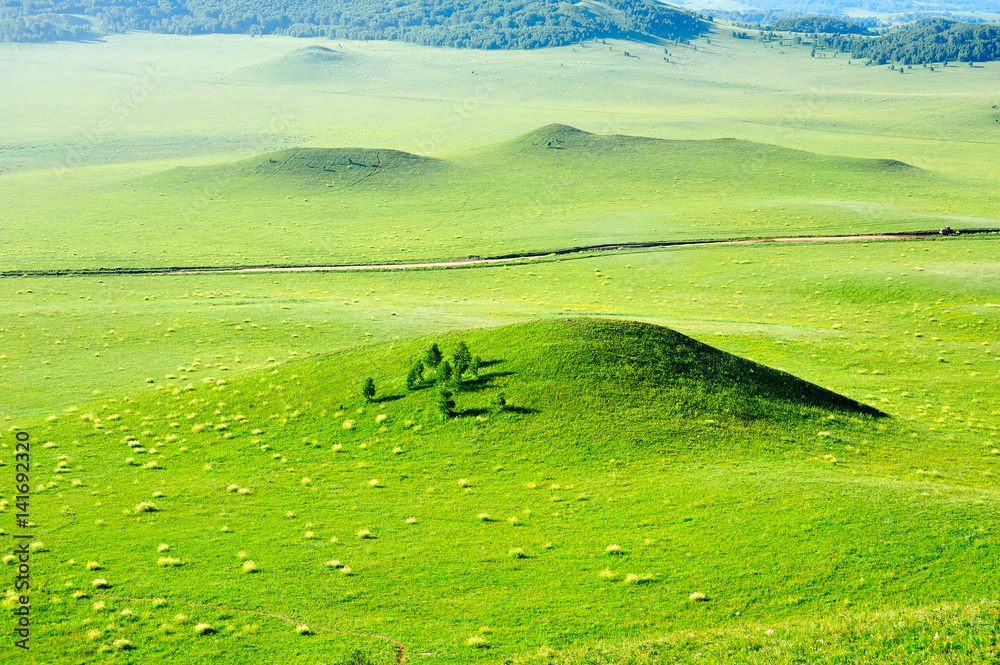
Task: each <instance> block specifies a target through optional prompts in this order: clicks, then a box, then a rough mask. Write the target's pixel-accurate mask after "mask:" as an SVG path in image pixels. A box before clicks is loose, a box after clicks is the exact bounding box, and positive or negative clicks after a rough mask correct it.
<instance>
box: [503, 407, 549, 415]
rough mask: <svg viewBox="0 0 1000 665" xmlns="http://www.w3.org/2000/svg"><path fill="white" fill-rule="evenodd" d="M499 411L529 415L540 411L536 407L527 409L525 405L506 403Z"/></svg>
mask: <svg viewBox="0 0 1000 665" xmlns="http://www.w3.org/2000/svg"><path fill="white" fill-rule="evenodd" d="M501 413H517V414H521V415H531V414H535V413H540V411H539V410H538V409H529V408H528V407H526V406H510V405H507V406H505V407H504V408H503V411H501Z"/></svg>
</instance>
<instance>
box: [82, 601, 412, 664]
mask: <svg viewBox="0 0 1000 665" xmlns="http://www.w3.org/2000/svg"><path fill="white" fill-rule="evenodd" d="M94 595H95V596H99V597H101V598H112V599H115V600H132V601H135V602H148V603H151V602H153V601H154V600H158V599H156V598H137V597H134V596H117V595H114V594H110V593H95V594H94ZM169 602H172V603H183V604H185V605H192V606H194V607H207V608H209V609H213V610H221V611H224V612H242V613H243V614H254V615H256V616H262V617H269V618H271V619H280V620H281V621H284V622H286V623H290V624H291V625H293V626H299V625H302V624H303V622H302V621H296V620H295V619H293V618H291V617H288V616H285V615H284V614H276V613H274V612H265V611H263V610H244V609H239V608H236V607H226V606H224V605H210V604H208V603H199V602H198V601H196V600H176V599H170V600H169ZM307 625H308V626H309V628H311V629H313V630H320V631H323V632H326V633H334V634H337V635H352V636H354V637H370V638H372V639H376V640H382V641H384V642H388V643H390V644H392V645H393V646H395V647H396V663H397V664H398V665H404V664H405V663H406V646H405V645H404V644H403V643H402V642H400V641H398V640H394V639H393V638H391V637H387V636H386V635H373V634H369V633H353V632H351V631H348V630H337V629H336V628H327V627H326V626H317V625H314V624H307Z"/></svg>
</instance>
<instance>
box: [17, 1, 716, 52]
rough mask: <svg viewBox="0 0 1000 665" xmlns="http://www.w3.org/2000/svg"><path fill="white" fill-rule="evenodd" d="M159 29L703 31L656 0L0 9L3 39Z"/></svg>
mask: <svg viewBox="0 0 1000 665" xmlns="http://www.w3.org/2000/svg"><path fill="white" fill-rule="evenodd" d="M79 15H85V16H87V17H92V18H93V19H96V22H97V23H98V24H99V28H96V29H99V30H101V31H104V32H123V31H126V30H149V31H151V32H163V33H171V34H182V35H194V34H207V33H236V34H249V35H265V34H266V35H289V36H293V37H329V38H331V39H389V40H393V39H398V40H402V41H407V42H414V43H418V44H424V45H430V46H453V47H466V48H486V49H496V48H538V47H543V46H560V45H565V44H571V43H574V42H578V41H580V40H583V39H592V38H602V37H632V38H644V39H648V38H670V39H674V38H678V37H684V36H689V35H692V34H696V33H698V32H699V31H700V30H701V26H702V25H703V24H702V21H701V20H700V19H699V17H698V16H697V15H696V14H693V13H691V12H687V11H683V10H679V9H677V8H675V7H670V6H667V5H663V4H661V3H658V2H654V1H653V0H601V2H596V1H590V0H588V1H587V2H580V3H568V2H560V1H558V0H487V1H485V2H473V1H472V0H425V1H420V2H418V1H416V0H409V1H402V2H400V1H395V0H363V1H361V0H317V1H311V0H310V1H307V0H280V1H277V2H263V1H261V0H131V1H130V2H127V3H118V2H114V1H113V0H81V1H76V0H11V1H9V2H7V3H5V6H4V7H2V8H0V41H51V40H56V39H78V38H81V37H85V36H89V35H91V34H92V28H91V26H90V23H89V21H85V20H84V21H83V24H80V19H79Z"/></svg>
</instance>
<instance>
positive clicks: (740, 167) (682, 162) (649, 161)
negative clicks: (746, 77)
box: [487, 123, 920, 178]
mask: <svg viewBox="0 0 1000 665" xmlns="http://www.w3.org/2000/svg"><path fill="white" fill-rule="evenodd" d="M487 152H488V153H489V154H491V155H493V156H495V157H503V156H505V155H506V156H508V157H512V158H515V159H519V158H522V157H524V156H527V155H538V156H539V157H541V158H543V159H559V158H560V157H566V158H575V159H578V160H581V161H589V160H594V165H595V166H600V167H602V168H610V166H611V165H610V164H607V163H603V164H601V163H600V161H601V160H603V161H606V160H608V159H613V158H631V159H635V160H636V162H637V163H636V164H633V166H639V167H642V168H649V167H651V166H654V165H655V166H667V165H669V166H672V167H673V169H674V170H676V171H679V172H695V171H703V172H704V175H705V177H706V178H708V177H710V174H711V173H715V174H717V176H718V177H726V176H729V177H734V176H736V175H738V174H741V173H744V172H745V171H747V170H748V167H752V168H753V169H760V168H765V169H768V171H769V175H770V176H779V175H784V173H783V172H784V171H785V170H786V169H789V168H797V169H803V170H804V172H806V173H813V174H815V175H818V176H825V175H827V173H829V172H830V171H837V172H843V173H845V174H849V173H851V172H854V173H856V174H859V175H862V174H864V175H868V174H874V173H879V174H884V175H897V174H903V173H905V172H913V173H917V172H920V169H918V168H916V167H914V166H911V165H909V164H906V163H904V162H900V161H897V160H894V159H860V158H854V157H840V156H834V155H819V154H816V153H811V152H806V151H803V150H794V149H791V148H783V147H780V146H776V145H770V144H766V143H756V142H754V141H746V140H742V139H732V138H725V139H711V140H701V141H690V140H671V139H656V138H649V137H645V136H628V135H623V134H608V135H600V134H591V133H590V132H585V131H582V130H580V129H577V128H575V127H570V126H569V125H563V124H558V123H555V124H551V125H546V126H544V127H541V128H539V129H536V130H533V131H530V132H528V133H526V134H522V135H521V136H517V137H515V138H513V139H510V140H508V141H503V142H501V143H498V144H496V145H495V146H490V147H489V148H487Z"/></svg>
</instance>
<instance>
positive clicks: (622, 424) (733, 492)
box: [0, 319, 996, 664]
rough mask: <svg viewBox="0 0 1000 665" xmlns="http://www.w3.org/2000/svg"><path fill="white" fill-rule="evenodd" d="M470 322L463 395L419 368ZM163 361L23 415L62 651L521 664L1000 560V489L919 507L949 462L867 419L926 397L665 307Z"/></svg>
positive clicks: (896, 602) (8, 506) (963, 587)
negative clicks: (79, 397) (739, 342)
mask: <svg viewBox="0 0 1000 665" xmlns="http://www.w3.org/2000/svg"><path fill="white" fill-rule="evenodd" d="M460 340H462V341H465V342H466V343H467V344H468V346H469V348H470V349H471V351H472V353H473V354H476V355H480V356H481V357H482V362H481V363H479V370H478V374H472V373H470V374H467V375H466V376H465V377H464V378H463V380H462V381H461V382H460V385H457V386H453V388H452V390H453V397H454V401H455V402H456V404H455V405H454V408H453V411H454V416H453V417H450V418H443V417H442V416H441V414H440V413H439V409H438V404H439V403H440V397H439V391H438V388H437V385H436V384H437V379H438V378H439V374H440V372H442V371H443V370H441V369H437V370H433V369H427V370H425V371H424V377H423V379H422V380H413V381H410V386H409V387H407V385H406V381H405V379H404V377H406V376H407V372H408V370H409V369H410V368H411V367H412V365H413V363H414V361H415V360H416V359H417V358H420V357H422V356H423V355H424V351H425V350H426V349H427V348H428V346H429V344H430V343H431V342H432V341H433V342H437V343H439V344H440V347H441V349H442V350H443V351H444V354H445V356H446V358H448V357H451V358H453V354H454V353H455V350H456V349H457V347H458V343H459V341H460ZM163 372H164V373H163V374H162V375H160V377H159V378H157V377H152V383H153V384H154V385H153V387H152V389H151V390H150V391H149V392H148V393H145V394H139V395H134V396H126V397H124V398H122V397H112V398H107V399H103V400H101V401H96V402H92V403H87V404H81V405H77V406H75V407H71V408H69V409H67V410H66V411H64V412H61V413H57V414H52V415H51V416H49V417H46V418H44V419H39V420H38V421H37V422H26V423H21V425H22V426H24V428H25V430H26V431H30V432H31V435H32V441H35V442H36V443H34V444H33V448H32V450H33V451H35V452H34V453H33V455H34V457H33V468H37V469H38V471H36V472H35V475H34V476H33V485H34V484H35V483H37V486H35V487H34V489H33V495H35V499H34V500H33V503H32V507H33V508H34V512H33V514H32V518H33V520H35V521H36V522H37V527H36V528H35V530H34V535H35V537H36V538H37V545H33V548H34V549H33V550H32V551H33V552H35V554H34V555H33V559H32V561H33V562H34V561H36V559H37V561H38V562H39V565H38V566H37V567H36V568H33V569H32V572H33V573H34V574H33V576H32V583H33V595H32V598H33V602H34V599H36V598H37V599H38V601H37V604H34V605H33V606H32V614H33V620H34V621H37V624H38V625H40V626H44V630H45V633H44V638H45V643H46V645H47V646H46V648H47V650H48V653H51V654H58V656H55V655H54V656H53V657H52V658H51V659H50V661H49V662H52V663H60V664H61V663H64V662H65V663H70V662H81V661H83V662H90V661H92V660H94V659H96V658H98V657H102V656H103V655H113V654H115V653H117V652H118V651H121V650H127V651H129V652H130V656H134V657H135V658H136V661H135V662H139V661H141V662H151V661H152V660H153V659H157V660H159V661H160V662H163V663H191V662H207V661H208V660H209V659H211V658H213V657H217V656H218V654H221V653H225V654H227V657H239V658H244V659H246V658H250V657H256V658H257V660H261V659H264V660H266V661H267V662H282V661H287V660H288V659H289V658H290V657H291V656H292V655H295V656H296V657H298V658H299V659H303V658H308V659H311V660H310V662H312V661H313V660H315V659H317V658H325V659H328V660H329V659H332V660H333V661H334V662H343V661H346V660H347V659H348V658H349V657H350V654H352V653H354V652H355V651H357V650H361V651H363V652H364V657H365V658H366V660H367V661H370V662H374V663H383V662H385V663H389V662H393V660H394V657H395V654H396V652H395V650H394V647H393V645H392V644H391V643H387V642H386V641H385V640H381V641H380V638H378V637H377V636H380V635H381V636H386V635H387V636H389V637H391V638H392V639H394V640H398V641H399V642H401V643H402V644H404V645H405V646H406V649H407V653H435V654H437V657H438V661H439V662H442V663H449V664H450V663H456V664H457V663H467V662H470V660H475V662H482V663H492V662H497V663H499V662H504V661H510V660H512V659H513V658H514V657H516V656H519V655H525V654H530V653H533V652H534V651H536V650H537V649H538V648H540V647H551V648H554V649H565V648H568V647H573V648H576V647H580V648H582V649H584V650H586V649H587V648H588V645H591V644H594V642H595V641H596V640H597V639H599V638H602V637H603V638H606V639H614V640H616V641H617V640H623V641H628V640H638V639H642V638H644V637H648V636H649V635H650V634H651V632H662V631H663V630H701V631H706V630H708V629H709V628H710V629H711V630H712V631H717V629H720V628H725V627H727V626H729V627H733V628H734V629H735V632H732V633H731V635H730V637H726V638H725V639H726V640H730V641H731V642H732V643H733V644H734V645H736V644H737V643H740V640H742V639H743V638H742V637H741V635H742V634H743V631H744V629H748V630H752V631H756V627H757V626H760V625H762V624H764V623H765V622H775V621H788V620H790V619H792V618H793V617H801V616H804V615H807V616H814V617H815V616H820V617H821V616H827V615H830V614H833V613H836V612H837V610H838V608H842V607H843V605H844V601H845V600H847V599H852V600H851V602H853V603H856V604H857V605H858V606H859V610H861V611H866V610H868V609H880V608H883V607H906V606H911V605H914V604H916V603H918V602H935V601H936V600H937V599H940V598H943V597H947V598H949V599H958V600H960V599H965V600H969V599H973V598H979V597H980V596H981V595H983V594H985V593H989V592H990V590H992V589H993V588H995V587H994V586H991V585H995V581H993V580H992V577H990V573H991V571H992V570H993V569H994V566H993V563H992V562H993V561H995V558H996V553H995V549H994V548H993V540H992V538H993V534H992V531H990V530H989V529H985V528H982V527H980V526H978V525H979V524H980V523H981V522H983V520H988V517H987V516H988V515H992V511H993V510H994V504H993V502H992V500H990V502H989V503H986V502H984V501H982V500H981V499H982V497H984V496H985V495H984V494H982V493H977V492H972V491H967V490H962V489H961V488H949V487H948V486H946V485H944V484H940V483H939V484H937V485H936V486H935V493H934V494H933V495H930V494H927V495H925V497H926V498H921V499H919V501H920V510H917V511H915V510H914V506H913V501H914V495H915V493H916V492H915V490H916V489H917V488H921V487H924V486H925V485H924V483H926V482H928V481H925V480H923V479H921V480H918V481H903V480H900V479H898V478H893V479H885V478H881V477H878V476H877V475H873V474H872V473H871V472H870V471H867V470H866V466H865V461H864V459H865V458H864V457H863V455H862V451H861V448H859V447H858V446H859V445H864V446H865V447H866V448H868V449H869V451H872V452H874V451H875V450H876V449H877V448H879V447H882V448H886V447H888V446H890V445H892V442H894V441H898V440H903V441H904V443H906V442H907V441H906V440H904V438H903V437H902V436H901V435H900V434H899V433H895V432H894V428H897V429H898V427H900V426H886V425H885V424H884V423H878V422H874V421H873V420H872V419H871V418H870V417H868V416H867V415H865V413H864V411H865V409H863V408H859V407H858V406H857V405H854V404H853V403H851V402H850V401H849V400H844V399H843V398H838V397H837V396H836V395H833V394H831V393H828V392H826V391H823V390H822V389H819V388H816V387H814V386H810V385H809V384H806V383H804V382H802V381H799V380H797V379H795V378H793V377H790V376H788V375H786V374H783V373H779V372H774V371H772V370H767V369H766V368H763V367H761V366H759V365H755V364H753V363H750V362H748V361H744V360H741V359H738V358H734V357H732V356H727V355H726V354H723V353H721V352H719V351H716V350H714V349H712V348H710V347H708V346H706V345H703V344H700V343H698V342H696V341H694V340H691V339H690V338H687V337H684V336H682V335H678V334H676V333H674V332H672V331H669V330H666V329H664V328H658V327H655V326H650V325H644V324H638V323H631V322H618V321H599V320H591V319H573V320H556V321H542V322H537V323H531V324H523V325H515V326H507V327H502V328H496V329H483V330H475V331H468V332H466V333H465V334H462V335H461V336H459V335H454V334H451V335H442V336H439V337H435V338H424V339H417V340H404V341H400V340H396V341H394V342H391V343H382V344H377V345H374V344H373V345H368V346H362V347H360V348H357V349H354V350H351V351H348V352H343V353H332V354H328V355H324V356H314V357H310V358H306V359H302V360H297V361H292V362H287V363H282V362H278V361H276V360H275V359H273V358H271V359H269V360H268V361H267V362H266V363H264V364H263V365H262V366H259V367H257V368H256V371H250V372H248V373H246V374H244V375H242V376H238V377H234V378H232V379H228V378H227V368H226V367H225V365H224V364H223V363H222V362H221V361H216V360H215V358H213V357H212V356H211V355H208V356H204V357H197V358H193V359H191V360H190V361H189V362H185V363H184V364H183V365H182V366H181V367H178V368H175V367H165V368H163ZM366 376H371V377H372V378H373V379H374V384H375V386H376V387H377V390H376V393H375V395H374V396H373V398H372V399H371V400H365V399H363V398H362V397H361V395H360V392H361V391H360V387H361V385H360V384H361V382H362V380H363V378H364V377H366ZM501 393H502V394H503V395H504V396H505V397H506V404H505V406H503V408H501V407H500V406H499V400H498V397H499V396H500V394H501ZM748 404H749V406H748ZM821 427H822V431H820V432H819V434H818V435H817V430H819V429H820V428H821ZM15 429H16V426H15ZM876 439H877V440H878V441H877V442H876V443H871V442H872V441H873V440H876ZM41 442H45V443H44V444H42V443H41ZM827 451H829V452H828V453H827V454H826V455H825V456H823V457H822V458H820V455H821V454H822V453H824V452H827ZM834 453H836V458H835V456H834ZM50 468H51V470H52V471H51V475H49V474H48V473H45V470H47V469H50ZM47 497H53V498H51V499H49V498H47ZM13 509H14V506H13V505H12V503H10V502H8V503H5V504H4V505H2V506H0V510H7V511H11V510H13ZM983 523H986V522H983ZM887 539H891V541H892V547H886V546H885V545H886V544H887ZM942 543H946V544H947V545H946V546H945V547H942ZM11 561H12V559H5V562H6V563H8V564H10V562H11ZM43 561H44V562H45V563H44V565H42V562H43ZM930 563H933V564H934V565H933V568H931V567H930V566H929V564H930ZM886 571H889V573H891V574H887V572H886ZM893 571H895V572H893ZM913 571H917V572H913ZM921 571H922V572H921ZM157 598H159V599H162V600H159V601H157V600H153V599H157ZM4 603H5V606H6V607H8V608H10V609H11V610H13V609H14V608H15V606H16V604H17V603H16V600H10V598H9V597H8V599H7V600H5V601H4ZM526 617H530V618H531V620H525V619H526ZM302 626H307V627H309V628H302ZM324 629H329V630H333V631H342V632H338V633H330V632H327V631H326V630H324ZM791 632H792V633H794V635H792V637H796V636H797V635H799V634H812V633H813V632H815V630H814V629H802V628H801V627H799V628H795V629H794V630H793V631H791ZM714 634H715V632H713V635H714ZM206 635H210V636H211V637H210V638H207V637H206ZM706 635H707V633H706ZM366 636H367V637H366ZM904 637H905V636H904ZM730 638H731V639H730ZM844 639H847V638H844ZM859 639H862V638H859ZM724 641H725V640H724ZM126 647H127V649H126ZM486 647H489V648H486ZM740 648H742V646H741V647H740ZM815 648H816V647H803V648H802V649H801V651H802V652H803V653H809V652H811V651H814V650H815ZM252 654H256V656H252ZM109 657H110V656H109ZM588 657H589V656H588ZM338 659H339V660H338ZM108 662H119V661H118V660H109V661H108ZM121 662H125V661H124V660H121ZM358 662H361V661H358ZM566 662H574V661H573V659H572V658H567V659H566ZM637 662H642V661H637Z"/></svg>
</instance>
